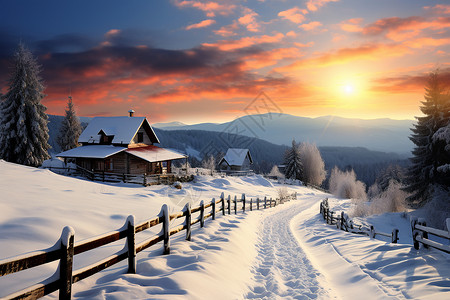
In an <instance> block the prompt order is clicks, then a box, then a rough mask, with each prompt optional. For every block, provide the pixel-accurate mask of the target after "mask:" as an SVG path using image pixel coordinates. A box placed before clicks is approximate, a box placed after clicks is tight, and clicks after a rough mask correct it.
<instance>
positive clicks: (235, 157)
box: [223, 148, 252, 166]
mask: <svg viewBox="0 0 450 300" xmlns="http://www.w3.org/2000/svg"><path fill="white" fill-rule="evenodd" d="M247 155H248V157H249V160H250V162H252V158H251V156H250V152H249V150H248V149H239V148H229V149H228V150H227V153H226V154H225V156H224V157H223V159H224V160H225V161H226V162H227V163H228V164H229V165H230V166H242V165H243V164H244V161H245V158H246V157H247Z"/></svg>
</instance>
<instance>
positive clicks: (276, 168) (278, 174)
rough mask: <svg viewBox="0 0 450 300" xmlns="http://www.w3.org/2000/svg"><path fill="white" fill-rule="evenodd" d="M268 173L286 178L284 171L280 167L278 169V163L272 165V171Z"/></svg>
mask: <svg viewBox="0 0 450 300" xmlns="http://www.w3.org/2000/svg"><path fill="white" fill-rule="evenodd" d="M267 175H269V176H273V177H277V178H284V174H282V173H281V172H280V169H278V166H277V165H274V166H273V167H272V169H271V170H270V173H269V174H267Z"/></svg>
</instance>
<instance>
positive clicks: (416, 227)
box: [411, 217, 450, 253]
mask: <svg viewBox="0 0 450 300" xmlns="http://www.w3.org/2000/svg"><path fill="white" fill-rule="evenodd" d="M446 225H447V231H445V230H440V229H436V228H433V227H428V226H427V223H426V221H425V219H423V218H416V217H412V218H411V230H412V238H413V246H414V249H416V250H419V248H420V244H422V245H423V247H424V248H428V247H432V248H435V249H438V250H441V251H443V252H446V253H450V245H444V244H442V243H439V242H436V241H432V240H430V239H429V238H428V234H431V235H434V236H437V237H440V238H444V239H446V240H450V218H447V220H446Z"/></svg>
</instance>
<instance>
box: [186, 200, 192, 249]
mask: <svg viewBox="0 0 450 300" xmlns="http://www.w3.org/2000/svg"><path fill="white" fill-rule="evenodd" d="M185 209H186V240H187V241H190V240H191V219H192V214H191V204H190V203H186V206H185Z"/></svg>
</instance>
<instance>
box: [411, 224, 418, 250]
mask: <svg viewBox="0 0 450 300" xmlns="http://www.w3.org/2000/svg"><path fill="white" fill-rule="evenodd" d="M410 222H411V235H412V238H413V246H414V249H416V250H419V242H418V241H417V240H416V236H417V235H418V234H419V232H418V231H417V230H416V224H417V218H416V217H411V219H410Z"/></svg>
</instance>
